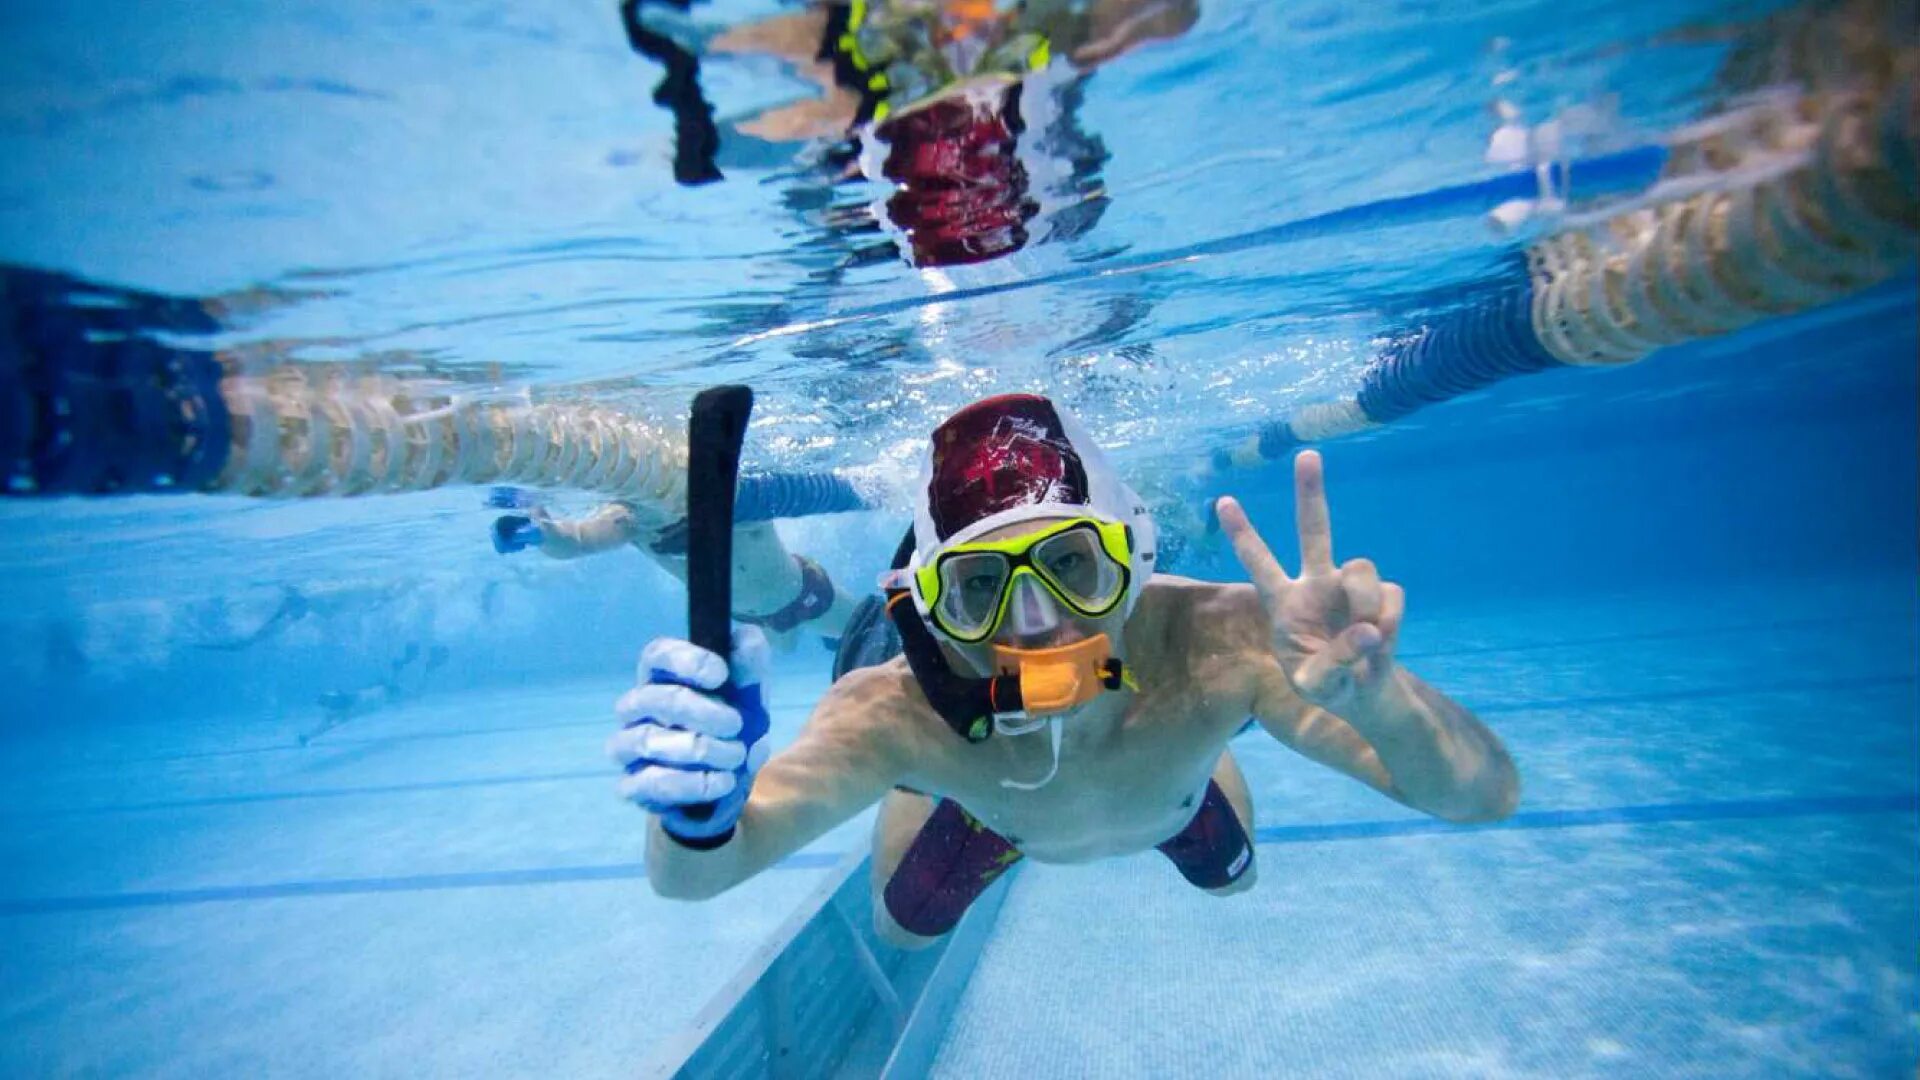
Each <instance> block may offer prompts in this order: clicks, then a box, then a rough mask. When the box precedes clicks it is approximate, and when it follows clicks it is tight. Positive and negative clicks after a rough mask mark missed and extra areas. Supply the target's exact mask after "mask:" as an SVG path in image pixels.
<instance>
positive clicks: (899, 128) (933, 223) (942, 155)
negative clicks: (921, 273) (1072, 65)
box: [876, 85, 1040, 266]
mask: <svg viewBox="0 0 1920 1080" xmlns="http://www.w3.org/2000/svg"><path fill="white" fill-rule="evenodd" d="M1019 99H1020V88H1019V86H1018V85H1008V86H1005V87H998V88H995V89H994V91H993V94H992V96H991V97H990V98H982V97H980V96H978V95H976V94H956V95H953V96H950V97H946V98H942V99H940V100H938V101H933V102H929V103H927V104H925V105H921V106H917V107H915V108H914V109H912V110H910V111H907V112H904V113H901V114H900V115H898V116H895V117H892V118H890V119H888V120H887V121H885V122H884V123H882V124H880V125H879V128H878V130H877V132H876V134H877V135H878V136H879V137H880V139H881V140H882V141H883V142H885V143H886V144H887V157H886V162H885V164H884V166H883V167H882V169H881V172H882V174H883V175H885V176H886V177H887V179H889V180H892V181H894V182H895V183H896V184H897V185H898V187H897V189H896V190H895V192H894V194H893V196H892V197H891V198H889V199H888V200H887V216H888V217H890V218H892V219H893V223H894V224H895V225H896V226H898V227H899V228H900V229H901V230H902V231H903V232H905V233H906V234H907V238H908V245H909V247H910V249H911V251H910V255H911V257H912V260H913V264H914V265H915V266H959V265H965V264H967V263H977V262H984V261H986V260H988V259H993V258H997V257H999V256H1001V255H1005V254H1007V253H1009V252H1013V251H1018V250H1020V249H1021V248H1023V247H1025V246H1026V244H1027V222H1028V221H1029V220H1030V219H1031V218H1032V217H1033V216H1034V215H1035V214H1036V213H1038V212H1039V209H1040V208H1039V205H1038V204H1037V203H1035V202H1034V200H1033V199H1032V198H1030V197H1029V196H1028V194H1027V186H1028V180H1027V169H1026V166H1025V165H1022V164H1021V163H1020V159H1019V157H1018V156H1016V154H1015V148H1016V145H1017V144H1018V142H1019V139H1020V133H1021V123H1020V108H1019Z"/></svg>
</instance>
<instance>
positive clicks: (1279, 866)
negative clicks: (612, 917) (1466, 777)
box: [934, 577, 1920, 1080]
mask: <svg viewBox="0 0 1920 1080" xmlns="http://www.w3.org/2000/svg"><path fill="white" fill-rule="evenodd" d="M1913 597H1914V581H1913V579H1912V578H1910V577H1901V578H1890V579H1884V580H1857V581H1828V582H1816V583H1797V584H1794V585H1773V586H1769V587H1766V588H1753V587H1747V588H1738V589H1721V590H1715V592H1714V594H1713V595H1706V594H1702V595H1699V596H1663V597H1633V596H1626V597H1620V598H1617V599H1611V600H1606V599H1600V600H1593V601H1588V602H1583V603H1580V604H1578V605H1575V606H1563V605H1553V606H1543V607H1540V608H1538V609H1534V610H1527V609H1517V610H1513V611H1508V612H1505V613H1502V614H1500V615H1497V616H1487V617H1474V616H1466V615H1461V616H1457V617H1452V618H1449V619H1446V620H1444V621H1443V622H1442V623H1441V624H1440V625H1435V624H1433V623H1429V624H1427V625H1425V626H1422V627H1420V628H1419V629H1418V630H1417V632H1416V631H1414V630H1413V626H1414V624H1409V629H1410V634H1413V635H1414V640H1412V641H1410V642H1409V643H1408V645H1407V647H1406V649H1405V653H1406V663H1407V665H1408V666H1409V668H1411V669H1412V670H1415V671H1417V672H1419V673H1420V674H1422V675H1424V676H1426V677H1428V678H1429V679H1430V680H1431V681H1432V682H1434V683H1435V684H1436V685H1438V686H1440V687H1442V688H1444V689H1446V690H1447V691H1448V692H1450V693H1451V694H1453V695H1454V696H1455V697H1457V698H1458V699H1459V700H1461V701H1463V702H1465V703H1467V704H1469V705H1471V706H1472V707H1474V708H1476V709H1477V710H1478V711H1479V712H1480V714H1481V715H1482V717H1483V718H1484V719H1485V720H1486V721H1487V722H1488V723H1489V724H1491V725H1492V726H1493V727H1494V728H1495V729H1496V730H1497V731H1499V732H1500V734H1501V735H1502V736H1503V738H1504V739H1505V740H1506V741H1507V743H1508V745H1509V747H1510V748H1511V749H1512V751H1513V753H1514V755H1515V757H1516V759H1517V760H1518V761H1519V762H1520V765H1521V768H1522V771H1523V774H1524V776H1525V785H1526V786H1525V796H1524V801H1523V805H1522V807H1521V812H1520V813H1519V814H1518V815H1516V817H1515V818H1514V819H1512V820H1511V821H1510V822H1508V823H1505V824H1504V825H1503V826H1500V827H1494V828H1477V829H1466V828H1457V827H1452V826H1445V825H1438V824H1436V823H1432V822H1430V821H1426V820H1423V819H1420V818H1418V817H1417V816H1416V815H1414V814H1412V813H1411V812H1409V811H1407V810H1405V809H1404V808H1402V807H1400V806H1398V805H1396V804H1394V803H1391V802H1389V801H1388V800H1386V799H1384V798H1382V797H1380V796H1378V795H1375V794H1373V793H1371V792H1369V791H1367V790H1365V789H1363V788H1361V787H1360V786H1359V785H1357V784H1354V783H1352V782H1351V781H1347V780H1344V779H1342V778H1339V777H1337V776H1334V775H1332V774H1330V773H1327V772H1325V771H1323V770H1319V769H1316V768H1315V767H1314V766H1312V765H1310V764H1308V763H1306V762H1305V761H1303V760H1302V759H1299V758H1297V757H1295V756H1293V755H1292V754H1290V753H1289V752H1287V751H1285V750H1283V749H1281V748H1280V747H1279V746H1278V745H1277V744H1275V743H1273V742H1272V741H1270V740H1268V739H1266V738H1265V736H1264V735H1261V734H1259V733H1252V734H1249V735H1245V736H1242V737H1241V738H1240V739H1238V740H1236V742H1235V743H1234V752H1235V754H1236V755H1237V756H1238V758H1239V760H1240V763H1241V765H1242V767H1243V768H1244V769H1245V771H1246V774H1247V779H1248V782H1249V784H1250V786H1251V788H1252V791H1253V793H1254V801H1255V807H1256V809H1255V814H1256V817H1257V819H1258V824H1257V828H1258V848H1257V858H1258V860H1259V861H1258V867H1259V873H1260V881H1259V883H1258V885H1257V886H1256V887H1255V888H1254V889H1252V890H1251V891H1249V892H1248V893H1245V894H1242V895H1240V896H1236V897H1230V898H1224V899H1218V898H1214V897H1210V896H1206V895H1204V894H1201V893H1199V892H1197V891H1195V890H1193V889H1191V888H1190V887H1188V886H1186V884H1185V883H1184V882H1183V881H1181V880H1180V878H1179V877H1178V875H1177V874H1176V873H1175V872H1174V871H1173V869H1172V868H1171V867H1170V866H1168V865H1166V864H1165V863H1164V862H1163V861H1162V860H1160V859H1159V857H1158V856H1155V855H1147V856H1140V857H1136V858H1132V859H1126V860H1118V861H1112V862H1106V863H1101V864H1096V865H1091V866H1085V867H1046V866H1032V867H1029V868H1028V869H1027V871H1026V872H1025V873H1024V874H1022V875H1021V876H1020V877H1019V878H1018V879H1016V880H1015V881H1014V882H1013V885H1012V891H1011V892H1010V893H1009V895H1008V898H1007V903H1006V906H1005V908H1004V909H1003V910H1002V913H1001V917H1000V920H999V923H998V925H997V927H996V929H995V932H994V935H993V937H992V938H991V939H990V941H989V942H988V944H987V945H986V947H985V949H984V951H983V952H982V954H981V957H980V961H979V966H978V967H977V968H976V969H975V972H974V975H973V979H972V981H971V982H970V984H969V986H968V989H967V992H966V994H965V996H964V997H963V998H962V1000H961V1002H960V1003H959V1006H958V1007H957V1008H956V1009H955V1011H954V1021H953V1026H952V1027H951V1028H950V1029H949V1032H948V1036H947V1039H946V1041H945V1043H944V1044H943V1046H942V1049H941V1053H940V1055H939V1057H938V1059H937V1066H936V1068H935V1070H934V1075H936V1076H940V1077H952V1078H956V1080H957V1078H961V1077H981V1076H1048V1077H1079V1076H1085V1077H1103V1078H1105V1077H1134V1076H1138V1077H1164V1076H1176V1075H1208V1076H1248V1077H1254V1076H1279V1075H1284V1076H1329V1077H1463V1078H1464V1077H1476V1078H1477V1077H1506V1076H1511V1077H1542V1078H1545V1077H1586V1076H1595V1077H1598V1076H1606V1077H1617V1076H1663V1077H1664V1076H1698V1077H1715V1078H1724V1077H1756V1078H1758V1077H1781V1076H1809V1077H1811V1076H1820V1077H1879V1076H1896V1075H1911V1074H1912V1070H1913V1068H1914V1064H1915V1062H1916V1060H1920V1038H1917V1036H1916V1031H1917V1028H1916V1025H1917V1023H1920V979H1917V976H1920V962H1916V952H1915V946H1916V941H1920V938H1917V937H1916V928H1917V927H1920V830H1917V829H1916V803H1915V789H1916V786H1917V785H1916V775H1917V773H1920V757H1917V756H1916V743H1915V732H1916V717H1917V716H1920V709H1916V702H1915V629H1914V627H1915V621H1914V610H1913Z"/></svg>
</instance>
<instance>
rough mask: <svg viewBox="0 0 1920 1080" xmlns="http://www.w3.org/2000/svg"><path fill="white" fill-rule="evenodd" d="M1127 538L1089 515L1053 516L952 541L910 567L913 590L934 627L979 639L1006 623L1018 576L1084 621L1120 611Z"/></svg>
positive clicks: (1128, 562) (1128, 575)
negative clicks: (1016, 529) (1015, 531)
mask: <svg viewBox="0 0 1920 1080" xmlns="http://www.w3.org/2000/svg"><path fill="white" fill-rule="evenodd" d="M1132 562H1133V535H1132V532H1131V531H1130V530H1129V529H1128V528H1127V526H1126V525H1124V524H1122V523H1120V522H1117V521H1106V520H1103V519H1101V518H1095V517H1076V518H1068V519H1066V520H1062V521H1056V522H1053V523H1051V524H1049V525H1046V526H1044V527H1042V528H1040V529H1037V530H1035V531H1034V532H1030V533H1024V534H1022V535H1020V536H1013V537H1008V538H1006V539H1002V540H966V541H957V542H955V543H952V544H949V545H947V546H946V547H944V548H942V549H941V550H940V552H939V553H938V554H937V555H935V556H934V557H933V560H932V561H931V562H929V563H928V564H926V565H924V566H920V567H917V568H915V569H914V571H913V585H914V590H915V591H916V592H917V593H918V594H919V601H920V605H921V607H922V609H923V610H924V611H925V612H926V613H927V619H928V621H929V622H931V623H932V624H933V626H934V628H935V629H937V630H939V631H940V632H941V633H942V634H944V635H946V636H947V637H948V638H950V639H952V640H953V641H956V642H959V643H961V644H965V645H973V644H978V643H980V642H982V641H985V640H987V639H988V638H990V637H992V636H993V635H994V634H995V633H997V632H998V631H999V629H1000V627H1001V625H1002V624H1003V623H1004V622H1006V618H1007V610H1008V608H1009V606H1010V601H1011V600H1012V598H1013V593H1014V584H1015V582H1016V581H1018V579H1019V578H1020V577H1021V576H1023V575H1025V576H1028V577H1031V578H1033V579H1034V580H1035V581H1037V582H1038V583H1039V584H1040V586H1041V587H1042V588H1044V589H1045V590H1046V591H1047V593H1048V594H1049V595H1050V596H1052V597H1053V599H1055V600H1057V601H1058V602H1059V603H1060V604H1061V605H1062V606H1063V607H1065V608H1066V609H1067V610H1068V611H1070V612H1072V613H1073V614H1075V615H1078V616H1080V617H1081V618H1085V619H1099V618H1104V617H1106V616H1108V615H1111V614H1113V613H1114V612H1115V611H1117V610H1119V608H1120V606H1121V604H1122V602H1124V601H1125V600H1126V597H1127V589H1128V587H1129V586H1130V585H1132V570H1131V566H1132Z"/></svg>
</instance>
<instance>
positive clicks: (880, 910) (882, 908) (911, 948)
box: [873, 896, 946, 952]
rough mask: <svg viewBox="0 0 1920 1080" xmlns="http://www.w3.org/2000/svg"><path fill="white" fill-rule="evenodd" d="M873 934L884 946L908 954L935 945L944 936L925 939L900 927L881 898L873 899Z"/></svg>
mask: <svg viewBox="0 0 1920 1080" xmlns="http://www.w3.org/2000/svg"><path fill="white" fill-rule="evenodd" d="M873 932H874V934H876V935H877V936H878V937H879V938H880V940H881V941H883V942H885V943H886V944H888V945H890V946H892V947H893V948H896V949H905V950H906V951H908V952H918V951H919V950H921V949H924V948H927V947H928V946H930V945H936V944H938V943H939V942H940V939H941V938H942V937H945V936H946V935H945V934H941V935H939V936H938V937H926V936H925V935H922V934H916V933H914V932H913V931H911V930H908V929H906V928H905V927H903V926H901V925H900V924H899V923H898V922H895V921H894V918H893V915H892V913H891V912H889V911H888V910H887V903H886V899H885V898H884V897H882V896H875V897H874V898H873Z"/></svg>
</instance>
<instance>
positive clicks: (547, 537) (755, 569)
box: [487, 487, 859, 648]
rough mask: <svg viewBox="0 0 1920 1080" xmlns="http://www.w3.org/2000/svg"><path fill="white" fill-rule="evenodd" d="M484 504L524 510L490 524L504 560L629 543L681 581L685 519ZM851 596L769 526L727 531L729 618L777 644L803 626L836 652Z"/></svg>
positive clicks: (511, 502)
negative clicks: (649, 520) (653, 522)
mask: <svg viewBox="0 0 1920 1080" xmlns="http://www.w3.org/2000/svg"><path fill="white" fill-rule="evenodd" d="M487 505H489V506H493V507H497V508H500V509H507V510H519V511H524V512H523V513H516V514H506V515H503V516H501V517H499V518H497V519H495V521H494V523H493V546H494V550H496V551H498V552H500V553H501V554H503V555H505V554H510V553H512V552H516V551H523V550H525V549H527V548H529V547H537V548H539V549H540V552H541V553H542V554H544V555H546V556H547V557H548V558H552V559H578V558H581V557H583V556H587V555H598V554H601V553H603V552H608V551H614V550H617V549H619V548H622V547H627V546H629V545H631V546H632V547H634V548H636V549H638V550H639V551H640V552H641V553H642V554H644V555H646V556H647V557H649V558H651V559H652V560H653V561H655V562H657V563H659V564H660V565H661V566H662V567H664V568H666V570H667V572H668V573H670V574H672V575H673V576H674V577H675V578H677V579H679V580H680V581H681V582H683V583H684V582H685V581H686V580H687V547H686V544H687V536H686V522H685V520H684V519H683V520H681V521H678V522H675V523H674V524H672V525H669V526H667V527H666V528H663V529H659V530H650V529H649V528H648V527H647V526H646V525H645V524H644V523H643V522H642V521H641V518H640V515H639V514H637V513H635V512H634V510H633V508H632V507H631V506H629V505H628V504H626V503H622V502H619V501H617V500H616V501H614V502H609V503H605V504H603V505H601V506H600V507H598V508H596V509H594V510H593V511H592V512H590V513H588V514H585V515H583V516H581V517H577V518H570V519H569V518H557V517H554V516H553V514H552V513H551V512H550V511H549V510H548V509H547V508H546V506H545V505H544V504H543V503H542V502H541V501H540V499H539V497H538V496H537V495H536V494H534V493H531V492H527V491H523V490H521V489H519V488H511V487H497V488H494V489H493V491H492V492H491V493H490V494H489V496H488V500H487ZM858 599H859V598H858V597H854V596H849V595H847V594H846V592H845V591H843V590H840V589H836V588H834V584H833V578H832V576H831V575H829V574H828V573H827V571H826V570H825V569H824V568H822V567H821V565H820V564H819V563H817V562H815V561H813V560H812V559H809V558H807V557H806V556H804V555H800V554H797V553H793V552H789V551H788V550H787V546H786V544H785V543H783V542H782V541H781V539H780V534H779V533H778V532H775V531H774V527H773V522H771V521H758V522H746V523H743V524H740V525H737V526H735V527H734V531H733V617H734V618H735V619H737V620H739V621H740V622H743V623H749V624H752V625H754V626H758V627H760V628H762V629H764V630H766V631H768V632H769V633H772V634H774V635H775V636H776V640H780V641H782V642H783V643H790V642H791V638H792V635H793V634H794V632H795V631H797V630H798V629H799V628H800V627H801V626H806V627H808V628H809V629H811V630H813V631H815V632H817V633H818V634H819V635H820V636H821V638H822V639H823V640H825V642H826V643H827V645H828V647H829V648H837V647H838V646H839V643H840V634H841V631H842V630H844V629H845V627H846V625H847V621H848V619H849V618H850V617H851V616H852V615H853V613H854V608H855V605H856V604H857V603H858Z"/></svg>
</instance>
